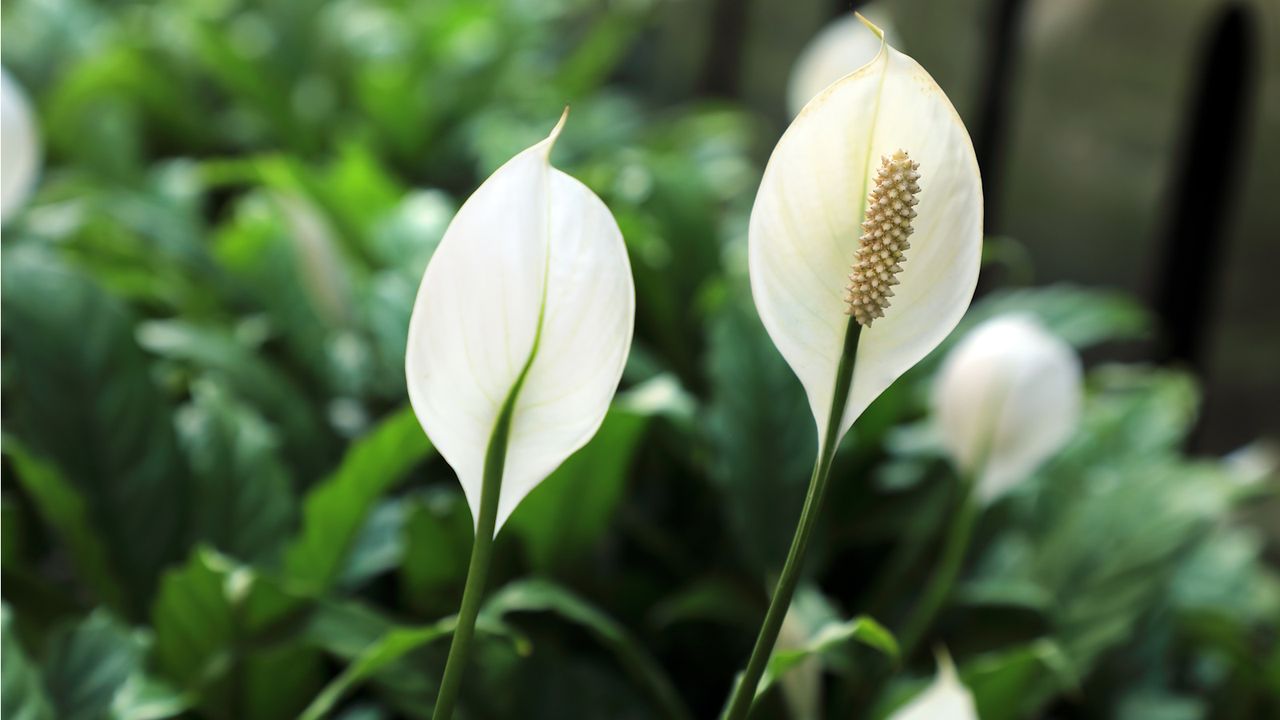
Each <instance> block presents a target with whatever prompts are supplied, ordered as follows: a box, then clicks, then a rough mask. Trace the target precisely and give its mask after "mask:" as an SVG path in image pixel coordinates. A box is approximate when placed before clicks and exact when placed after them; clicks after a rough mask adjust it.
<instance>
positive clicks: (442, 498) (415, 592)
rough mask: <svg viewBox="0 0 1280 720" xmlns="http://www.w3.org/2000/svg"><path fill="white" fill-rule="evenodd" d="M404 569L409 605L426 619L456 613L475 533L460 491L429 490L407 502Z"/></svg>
mask: <svg viewBox="0 0 1280 720" xmlns="http://www.w3.org/2000/svg"><path fill="white" fill-rule="evenodd" d="M407 515H408V516H407V518H406V519H405V526H404V545H405V551H404V560H403V562H402V563H401V565H400V574H401V580H402V583H403V585H402V594H401V595H402V597H403V599H404V603H405V605H406V606H408V607H411V608H413V609H414V610H415V611H417V612H419V613H422V614H424V615H426V616H427V617H432V616H437V615H444V614H447V613H451V612H454V611H456V610H457V604H456V603H457V598H459V597H461V595H462V585H463V583H464V582H465V581H466V575H467V558H468V557H469V556H470V554H471V541H472V536H473V535H474V534H475V531H474V525H473V523H472V520H471V509H470V507H468V505H467V502H466V499H465V498H463V496H462V493H461V491H460V490H459V489H458V488H449V489H444V488H430V489H428V490H427V491H426V492H424V493H422V494H420V495H415V496H413V497H412V499H411V500H410V501H409V507H408V511H407Z"/></svg>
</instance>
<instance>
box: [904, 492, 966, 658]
mask: <svg viewBox="0 0 1280 720" xmlns="http://www.w3.org/2000/svg"><path fill="white" fill-rule="evenodd" d="M973 484H974V483H973V479H972V478H969V477H965V478H961V481H960V506H959V507H958V508H956V511H955V514H954V515H953V516H952V518H951V526H950V527H949V528H948V529H947V536H946V538H945V540H944V543H945V544H944V545H943V548H942V559H941V560H940V561H939V562H938V566H937V568H935V569H934V572H933V577H932V578H930V579H929V585H928V586H927V587H926V588H925V591H924V595H923V596H922V597H921V598H920V603H919V604H918V605H916V608H915V611H914V612H913V613H912V615H911V617H910V618H908V620H907V624H906V625H905V626H904V629H903V631H902V635H901V647H902V657H904V658H907V657H910V656H911V653H912V652H914V651H915V649H916V646H917V645H918V644H919V643H920V641H921V640H922V639H924V634H925V633H926V632H928V630H929V627H930V625H932V624H933V619H934V617H936V616H937V614H938V611H939V610H941V609H942V605H943V604H944V603H945V602H946V601H947V596H949V595H950V594H951V588H952V586H954V585H955V582H956V577H957V576H959V575H960V567H961V566H962V565H963V564H964V556H965V554H966V553H967V552H968V550H969V541H970V539H972V537H973V525H974V522H975V521H976V520H977V519H978V512H979V509H980V507H979V504H978V500H977V498H976V497H974V493H973Z"/></svg>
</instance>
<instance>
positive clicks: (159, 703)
mask: <svg viewBox="0 0 1280 720" xmlns="http://www.w3.org/2000/svg"><path fill="white" fill-rule="evenodd" d="M192 704H193V703H192V698H191V695H190V694H188V693H182V692H179V691H178V690H176V689H174V688H173V686H171V685H169V684H168V683H165V682H161V681H159V680H156V679H155V678H152V677H148V676H146V675H137V674H135V675H132V676H130V677H129V679H128V680H127V681H126V682H125V684H124V686H123V687H121V688H120V690H119V691H118V692H117V693H116V697H115V700H114V702H112V704H111V717H112V720H163V719H164V718H171V717H177V716H179V715H181V714H182V713H184V712H186V711H187V710H190V709H191V707H192Z"/></svg>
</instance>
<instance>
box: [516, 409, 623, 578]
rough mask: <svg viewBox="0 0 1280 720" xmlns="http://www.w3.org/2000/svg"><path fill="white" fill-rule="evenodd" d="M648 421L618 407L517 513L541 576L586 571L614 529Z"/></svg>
mask: <svg viewBox="0 0 1280 720" xmlns="http://www.w3.org/2000/svg"><path fill="white" fill-rule="evenodd" d="M647 424H648V418H647V417H645V416H643V415H640V414H638V413H634V412H630V411H627V410H623V409H619V408H614V409H611V410H610V411H609V413H608V414H607V415H606V416H605V419H604V422H603V423H602V424H601V425H600V429H599V430H598V431H597V432H596V436H595V437H594V438H592V440H591V441H590V442H589V443H587V445H586V447H584V448H582V449H581V450H579V451H578V452H576V453H574V454H573V455H571V456H570V457H569V459H568V460H566V461H565V463H564V464H563V465H561V466H560V467H559V468H558V469H557V470H556V471H555V472H553V473H552V474H551V475H550V476H549V477H548V478H547V479H546V480H543V481H542V484H541V485H539V486H538V487H536V488H534V490H533V491H532V492H530V493H529V496H528V497H526V498H525V500H524V501H523V502H522V503H521V505H520V507H519V508H517V509H516V511H515V513H514V514H512V516H511V520H510V525H511V529H512V530H513V531H515V533H516V534H517V535H519V536H520V539H521V540H522V541H523V542H524V547H525V551H526V552H527V553H528V557H529V564H530V566H531V567H532V568H533V570H534V571H535V572H538V573H543V574H553V573H557V572H564V571H565V570H566V569H568V568H573V567H580V563H581V561H582V560H583V559H584V558H585V557H587V556H588V555H589V554H590V553H591V552H592V550H594V549H595V548H596V547H597V543H598V541H599V539H600V538H601V537H602V536H603V535H604V534H605V532H606V531H607V530H608V529H609V528H610V527H611V526H612V525H613V519H614V513H615V511H616V510H617V507H618V503H619V501H621V499H622V496H623V493H624V491H625V489H626V483H627V478H628V476H629V472H628V471H629V470H630V469H631V459H632V457H633V456H634V454H635V450H636V446H637V444H638V443H639V440H640V438H641V437H642V436H643V434H644V430H645V428H646V426H647Z"/></svg>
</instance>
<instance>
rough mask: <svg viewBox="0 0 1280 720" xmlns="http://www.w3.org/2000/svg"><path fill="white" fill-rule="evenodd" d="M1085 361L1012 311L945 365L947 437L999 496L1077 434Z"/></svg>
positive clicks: (974, 334)
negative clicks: (1081, 366) (1081, 363)
mask: <svg viewBox="0 0 1280 720" xmlns="http://www.w3.org/2000/svg"><path fill="white" fill-rule="evenodd" d="M1080 378H1081V370H1080V358H1079V357H1078V356H1077V355H1076V353H1075V351H1074V350H1072V349H1071V347H1070V346H1068V345H1067V344H1066V343H1065V342H1063V341H1062V340H1061V339H1059V338H1057V337H1056V336H1054V335H1052V334H1050V333H1049V332H1048V331H1047V330H1045V329H1044V328H1043V327H1042V326H1041V325H1040V324H1039V323H1038V322H1036V321H1035V320H1034V319H1033V318H1031V317H1029V316H1024V315H1012V316H1003V317H998V318H995V319H992V320H988V321H986V322H984V323H982V324H981V325H979V326H978V327H976V328H974V329H973V330H972V331H971V332H970V333H969V334H968V335H967V336H966V337H965V338H964V340H963V341H961V343H960V344H959V345H957V346H956V347H955V349H953V350H952V351H951V353H950V354H949V355H948V356H947V359H946V361H945V362H944V363H943V366H942V370H941V371H940V373H939V376H938V379H937V382H936V384H935V385H934V393H933V410H934V416H935V418H936V421H937V424H938V429H939V431H940V432H941V435H942V442H943V444H944V445H945V446H946V448H947V450H948V452H949V453H950V454H951V456H952V459H953V460H954V462H955V463H956V465H957V467H958V468H959V469H960V470H961V471H962V472H965V473H969V474H972V476H973V478H974V481H975V482H976V488H975V490H976V492H977V494H978V497H979V498H980V499H981V500H983V501H984V502H989V501H991V500H994V499H995V498H997V497H998V496H1000V495H1001V494H1003V493H1004V492H1005V491H1007V490H1009V489H1010V488H1012V487H1013V486H1014V485H1016V484H1017V483H1018V482H1020V481H1021V480H1023V479H1025V478H1026V477H1027V476H1028V475H1029V474H1031V473H1032V472H1033V471H1034V470H1035V469H1036V468H1037V467H1038V466H1039V465H1040V464H1041V463H1042V462H1044V461H1045V460H1046V459H1048V458H1049V457H1050V456H1052V455H1053V454H1054V453H1056V452H1057V451H1058V450H1059V449H1061V448H1062V446H1063V445H1064V444H1066V442H1067V441H1068V440H1069V439H1070V438H1071V436H1072V435H1073V434H1074V433H1075V430H1076V427H1077V425H1078V424H1079V421H1080V408H1081V404H1082V390H1081V379H1080Z"/></svg>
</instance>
